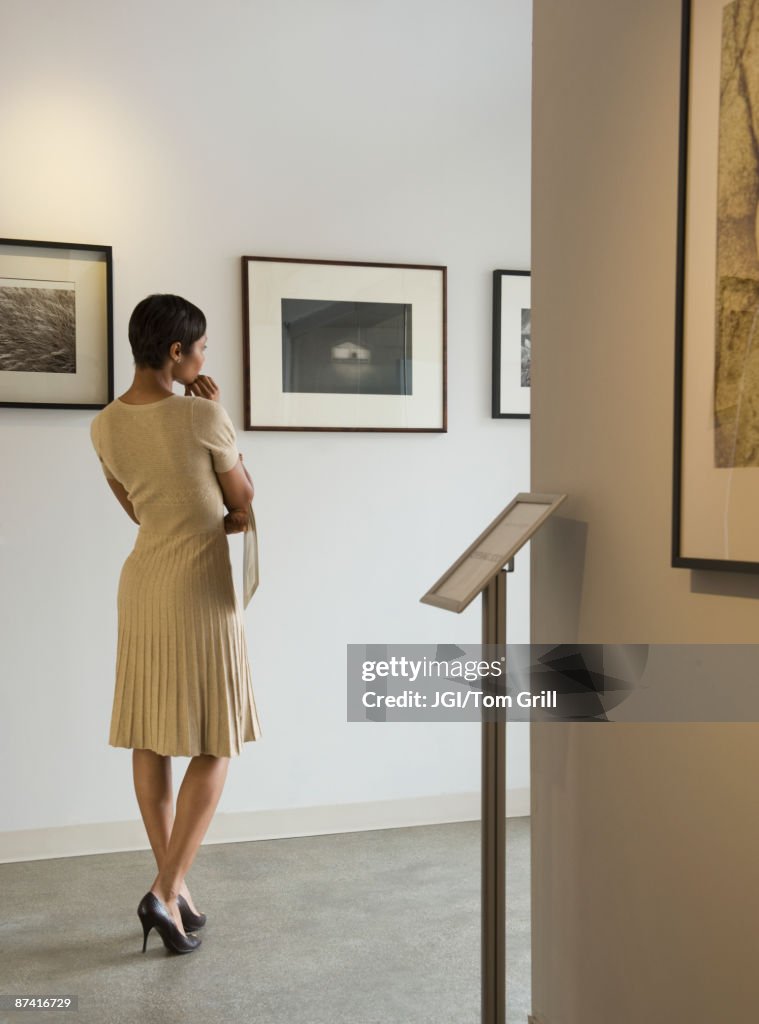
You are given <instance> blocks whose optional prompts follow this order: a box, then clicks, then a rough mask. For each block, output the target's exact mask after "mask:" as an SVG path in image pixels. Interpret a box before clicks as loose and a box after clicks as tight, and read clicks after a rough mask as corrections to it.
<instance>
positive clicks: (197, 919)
mask: <svg viewBox="0 0 759 1024" xmlns="http://www.w3.org/2000/svg"><path fill="white" fill-rule="evenodd" d="M177 906H178V907H179V913H180V914H181V915H182V924H183V925H184V930H185V931H186V932H194V931H197V929H198V928H202V927H203V925H204V924H205V923H206V915H205V914H194V913H193V912H192V911H191V910H190V904H189V903H188V902H187V900H186V899H185V898H184V896H182V895H181V894H180V895H179V896H177Z"/></svg>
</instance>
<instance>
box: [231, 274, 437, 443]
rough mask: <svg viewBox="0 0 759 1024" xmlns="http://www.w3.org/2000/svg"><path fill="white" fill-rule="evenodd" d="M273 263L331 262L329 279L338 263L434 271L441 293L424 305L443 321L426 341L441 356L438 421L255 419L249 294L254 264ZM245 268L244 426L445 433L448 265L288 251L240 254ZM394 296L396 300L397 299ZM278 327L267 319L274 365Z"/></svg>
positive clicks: (329, 298)
mask: <svg viewBox="0 0 759 1024" xmlns="http://www.w3.org/2000/svg"><path fill="white" fill-rule="evenodd" d="M273 264H289V265H292V266H293V267H304V268H312V269H314V270H316V269H317V268H328V269H326V270H325V271H324V273H323V276H324V279H325V280H327V279H328V278H329V277H330V276H335V277H337V278H338V280H339V268H365V269H366V270H376V271H378V272H380V275H379V276H380V277H381V276H382V275H381V272H382V271H383V270H391V271H399V272H400V273H401V274H402V273H403V272H404V271H415V272H416V271H421V272H426V274H427V275H428V276H430V275H431V276H430V278H429V282H428V287H430V288H431V290H432V291H433V292H435V293H437V297H436V298H434V299H433V298H430V300H429V308H428V309H427V308H426V312H427V313H428V314H433V316H432V320H433V321H434V322H435V323H436V324H437V326H439V336H438V337H436V338H430V339H429V340H428V342H427V343H428V345H432V346H433V347H436V348H437V352H436V358H437V360H438V366H439V369H438V370H437V373H438V375H439V384H440V391H439V404H438V405H437V406H436V408H435V411H434V415H435V416H436V418H437V419H438V422H437V424H435V425H421V426H420V425H415V426H401V425H399V424H398V423H397V422H396V423H388V424H385V425H380V424H375V425H366V424H362V425H356V424H353V425H346V424H340V423H337V422H335V423H332V424H325V423H314V422H301V423H284V422H276V423H272V422H253V420H254V418H258V417H255V416H254V409H253V402H254V395H253V394H252V390H251V379H252V370H253V369H254V367H253V363H252V355H251V352H252V348H251V346H252V345H253V344H255V339H254V337H253V330H252V319H251V318H252V313H253V307H254V304H255V303H254V300H253V298H252V295H251V268H252V267H254V266H255V265H259V268H261V267H267V269H270V272H271V273H272V274H274V273H276V269H275V268H269V265H273ZM241 269H242V315H243V385H244V410H245V422H244V429H245V430H319V431H361V432H379V431H381V432H384V433H396V432H403V433H409V432H411V433H445V432H446V431H447V429H448V423H447V404H448V403H447V268H446V267H445V266H437V265H429V264H415V263H379V262H377V263H375V262H368V261H358V260H320V259H300V258H297V257H284V256H243V257H242V259H241ZM283 272H284V268H283ZM365 276H366V275H365ZM378 279H379V278H378ZM436 279H439V281H438V283H437V284H435V280H436ZM421 284H422V285H423V284H424V282H421ZM338 291H339V289H338ZM380 291H381V289H380ZM362 294H363V293H362ZM324 298H325V300H326V301H328V302H329V301H342V300H341V299H335V295H334V294H327V292H325V295H324ZM275 300H276V295H275ZM375 301H386V300H384V299H381V300H377V299H376V298H375ZM387 301H393V300H387ZM395 301H397V299H396V300H395ZM438 301H439V303H440V305H439V306H438V305H437V303H438ZM260 305H261V306H263V305H264V304H263V303H260ZM269 305H270V306H271V305H272V303H270V304H269ZM420 305H421V300H420ZM277 308H279V307H277ZM412 308H413V304H412ZM435 317H437V318H439V321H435V320H434V318H435ZM276 329H277V325H275V324H270V325H269V332H268V333H269V336H270V348H271V351H272V365H273V358H274V349H275V347H276V344H278V339H277V336H276ZM279 330H280V336H281V327H280V328H279ZM418 333H419V332H418V331H417V328H416V326H415V327H414V341H415V343H416V340H417V335H418ZM428 333H430V334H432V333H433V328H432V327H430V328H429V329H428ZM413 351H414V350H413V349H412V368H413V366H414V363H413ZM280 372H281V371H280ZM421 372H422V371H421V370H419V369H417V370H413V379H414V380H417V379H418V377H419V374H420V373H421ZM427 372H429V371H427ZM270 376H272V377H273V375H270ZM311 397H313V396H310V395H309V396H307V398H311ZM316 397H317V398H318V396H316ZM342 397H343V396H342V395H340V396H338V399H339V398H342ZM345 397H347V398H355V396H352V395H347V396H345ZM377 397H379V398H380V399H385V397H386V396H385V395H380V396H376V395H370V396H369V398H370V399H376V398H377ZM398 397H400V398H402V399H404V400H406V401H408V399H409V398H410V397H412V396H409V395H406V394H404V395H401V396H392V398H391V402H392V401H393V400H395V399H396V398H398ZM278 398H279V396H277V395H274V397H273V399H272V400H273V401H275V402H276V401H277V400H278ZM329 398H330V396H329V394H328V397H327V398H326V399H324V401H325V403H326V402H328V401H329ZM435 401H436V402H438V398H437V397H436V399H435ZM397 404H398V405H402V403H397ZM272 418H274V417H272Z"/></svg>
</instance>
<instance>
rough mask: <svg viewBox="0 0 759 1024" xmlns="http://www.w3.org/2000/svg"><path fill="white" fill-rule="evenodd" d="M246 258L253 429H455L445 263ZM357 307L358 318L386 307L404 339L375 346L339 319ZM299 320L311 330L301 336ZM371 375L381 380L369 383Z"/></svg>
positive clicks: (246, 366) (248, 395)
mask: <svg viewBox="0 0 759 1024" xmlns="http://www.w3.org/2000/svg"><path fill="white" fill-rule="evenodd" d="M241 262H242V299H243V304H242V305H243V309H242V319H243V382H244V393H243V399H244V412H245V421H244V429H245V430H309V431H311V430H320V431H365V432H367V431H372V432H374V431H382V432H404V433H445V432H446V431H447V429H448V425H447V322H446V321H447V268H446V267H444V266H437V265H429V264H416V263H375V262H367V261H357V260H326V259H324V260H322V259H302V258H298V257H285V256H243V257H241ZM309 306H311V307H313V308H312V309H311V310H310V311H309ZM364 306H365V307H366V308H365V309H364V310H363V311H361V310H360V309H359V307H364ZM349 307H353V308H354V309H355V312H356V315H357V317H358V318H359V320H360V319H361V318H362V317H363V316H364V314H366V315H367V316H368V317H369V318H370V319H371V316H372V315H377V316H380V315H381V313H382V309H383V308H386V309H387V310H388V312H392V313H393V316H397V317H398V318H399V321H401V322H402V323H404V324H406V325H407V328H408V333H407V328H406V327H399V328H398V331H399V333H398V335H397V337H398V338H399V339H400V341H399V342H398V345H397V348H392V347H390V346H387V347H384V348H383V344H382V343H378V344H377V345H376V346H375V347H373V342H372V341H370V340H367V341H362V338H363V337H364V336H363V335H361V334H360V333H359V334H357V333H356V331H355V329H354V327H353V326H348V327H346V326H345V324H346V321H341V314H342V312H343V311H347V310H348V308H349ZM286 309H289V310H291V311H292V315H293V316H294V317H296V318H298V320H297V323H296V322H295V321H294V322H289V321H288V316H287V314H286V312H285V311H286ZM341 324H342V326H341ZM293 329H295V330H296V331H297V332H298V333H300V332H301V330H302V331H303V333H300V339H299V340H298V341H294V340H293V339H292V338H291V331H292V330H293ZM382 330H383V331H384V328H382ZM338 350H340V351H338ZM347 356H350V357H352V358H350V359H348V358H344V357H347ZM297 360H302V362H301V364H300V366H299V367H296V371H297V372H294V371H293V365H292V364H293V362H294V361H297ZM362 362H363V364H364V365H363V366H362V365H361V364H362ZM330 363H334V366H333V367H332V368H330V367H329V365H328V364H330ZM393 373H395V374H396V377H397V381H396V379H395V378H393V380H394V383H393V384H392V385H388V384H387V381H388V380H389V379H390V376H391V375H392V374H393ZM364 380H367V381H372V380H374V381H377V380H381V381H382V382H383V383H382V385H381V386H379V387H377V390H375V391H374V392H371V391H369V390H365V387H364ZM314 382H316V383H314ZM344 382H347V383H344ZM398 382H402V384H401V383H398ZM312 384H313V386H312ZM368 386H371V385H368ZM341 388H342V390H341Z"/></svg>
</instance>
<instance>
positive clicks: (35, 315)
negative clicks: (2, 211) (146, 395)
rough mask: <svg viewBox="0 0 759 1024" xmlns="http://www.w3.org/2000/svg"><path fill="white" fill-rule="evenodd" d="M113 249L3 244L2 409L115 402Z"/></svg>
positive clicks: (10, 241)
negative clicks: (3, 407)
mask: <svg viewBox="0 0 759 1024" xmlns="http://www.w3.org/2000/svg"><path fill="white" fill-rule="evenodd" d="M112 307H113V272H112V253H111V247H110V246H104V245H79V244H74V243H68V242H34V241H23V240H20V239H12V238H0V406H17V407H21V408H32V407H36V406H43V407H46V408H51V409H100V408H103V406H105V405H107V404H108V402H110V401H112V400H113V311H112Z"/></svg>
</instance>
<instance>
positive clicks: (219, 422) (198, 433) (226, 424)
mask: <svg viewBox="0 0 759 1024" xmlns="http://www.w3.org/2000/svg"><path fill="white" fill-rule="evenodd" d="M192 430H193V434H194V435H195V440H196V441H198V442H199V443H200V444H201V445H202V446H203V447H204V448H205V449H206V450H207V451H208V452H210V454H211V459H212V460H213V468H214V470H215V471H216V472H217V473H228V472H229V470H230V469H234V467H235V466H236V465H237V463H238V462H239V461H240V453H239V452H238V450H237V434H236V432H235V427H234V424H233V423H232V420H231V419H230V418H229V414H228V413H227V411H226V409H225V408H224V406H222V405H219V403H218V402H213V401H211V399H210V398H201V397H200V396H196V397H194V398H193V399H192Z"/></svg>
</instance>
